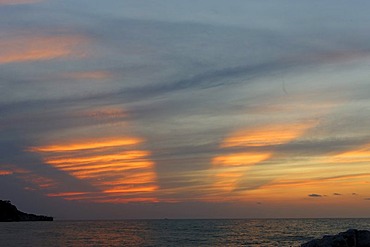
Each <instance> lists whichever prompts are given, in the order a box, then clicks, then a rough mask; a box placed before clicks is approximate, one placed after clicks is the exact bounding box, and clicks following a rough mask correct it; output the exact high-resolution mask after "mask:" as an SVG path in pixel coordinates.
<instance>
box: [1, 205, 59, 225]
mask: <svg viewBox="0 0 370 247" xmlns="http://www.w3.org/2000/svg"><path fill="white" fill-rule="evenodd" d="M11 221H53V217H49V216H43V215H35V214H27V213H23V212H21V211H19V210H18V209H17V207H16V206H14V205H13V204H11V203H10V201H2V200H0V222H11Z"/></svg>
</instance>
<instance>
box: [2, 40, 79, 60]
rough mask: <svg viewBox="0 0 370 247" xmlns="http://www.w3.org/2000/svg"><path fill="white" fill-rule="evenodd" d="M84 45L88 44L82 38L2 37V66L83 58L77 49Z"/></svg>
mask: <svg viewBox="0 0 370 247" xmlns="http://www.w3.org/2000/svg"><path fill="white" fill-rule="evenodd" d="M82 44H86V39H85V38H83V37H82V36H70V35H59V36H56V35H43V34H38V35H37V34H36V35H35V34H30V33H21V34H10V35H7V36H5V37H4V36H3V37H0V53H1V54H2V56H1V58H0V64H8V63H20V62H31V61H47V60H52V59H57V58H66V57H81V56H83V55H84V53H83V52H81V50H77V47H78V46H79V45H82Z"/></svg>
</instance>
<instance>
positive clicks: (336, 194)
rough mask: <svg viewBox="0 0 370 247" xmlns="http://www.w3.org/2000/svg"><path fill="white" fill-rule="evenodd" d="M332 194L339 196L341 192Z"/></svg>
mask: <svg viewBox="0 0 370 247" xmlns="http://www.w3.org/2000/svg"><path fill="white" fill-rule="evenodd" d="M333 195H334V196H341V195H342V194H340V193H333Z"/></svg>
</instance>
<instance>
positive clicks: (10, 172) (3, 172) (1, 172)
mask: <svg viewBox="0 0 370 247" xmlns="http://www.w3.org/2000/svg"><path fill="white" fill-rule="evenodd" d="M11 174H13V172H12V171H5V170H0V176H5V175H11Z"/></svg>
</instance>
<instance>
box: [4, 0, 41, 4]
mask: <svg viewBox="0 0 370 247" xmlns="http://www.w3.org/2000/svg"><path fill="white" fill-rule="evenodd" d="M43 1H44V0H0V5H18V4H32V3H40V2H43Z"/></svg>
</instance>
